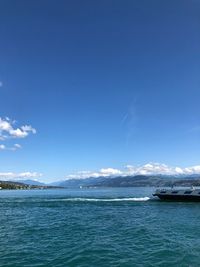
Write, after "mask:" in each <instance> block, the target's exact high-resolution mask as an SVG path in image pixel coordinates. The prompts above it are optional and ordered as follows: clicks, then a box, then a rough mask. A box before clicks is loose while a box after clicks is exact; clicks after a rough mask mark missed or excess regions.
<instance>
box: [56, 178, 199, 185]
mask: <svg viewBox="0 0 200 267" xmlns="http://www.w3.org/2000/svg"><path fill="white" fill-rule="evenodd" d="M56 185H57V186H62V187H68V188H73V187H140V186H154V187H158V186H172V185H174V186H192V185H193V186H200V175H195V176H163V175H150V176H148V175H136V176H118V177H106V178H105V177H98V178H94V177H91V178H86V179H70V180H66V181H61V182H57V183H56Z"/></svg>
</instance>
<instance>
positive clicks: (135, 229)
mask: <svg viewBox="0 0 200 267" xmlns="http://www.w3.org/2000/svg"><path fill="white" fill-rule="evenodd" d="M153 191H154V188H108V189H106V188H105V189H63V190H62V189H60V190H27V191H26V190H17V191H15V190H10V191H7V190H5V191H4V190H2V191H0V266H2V267H4V266H5V267H14V266H15V267H23V266H27V267H28V266H29V267H34V266H38V267H39V266H40V267H42V266H53V267H68V266H80V267H84V266H92V267H93V266H96V267H97V266H101V267H104V266H109V267H110V266H123V267H129V266H130V267H132V266H133V267H134V266H147V267H148V266H149V267H150V266H152V267H154V266H166V267H167V266H168V267H169V266H183V267H184V266H188V267H189V266H190V267H191V266H200V235H199V234H200V203H184V202H163V201H159V200H155V199H152V193H153Z"/></svg>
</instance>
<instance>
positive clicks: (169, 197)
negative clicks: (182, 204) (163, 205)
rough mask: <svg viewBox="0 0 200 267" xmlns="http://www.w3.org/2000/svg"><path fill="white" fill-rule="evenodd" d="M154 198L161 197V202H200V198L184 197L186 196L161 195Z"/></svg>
mask: <svg viewBox="0 0 200 267" xmlns="http://www.w3.org/2000/svg"><path fill="white" fill-rule="evenodd" d="M154 196H157V197H159V198H160V199H161V200H168V201H191V202H200V196H192V195H191V196H184V195H182V196H181V195H176V196H174V195H159V194H154Z"/></svg>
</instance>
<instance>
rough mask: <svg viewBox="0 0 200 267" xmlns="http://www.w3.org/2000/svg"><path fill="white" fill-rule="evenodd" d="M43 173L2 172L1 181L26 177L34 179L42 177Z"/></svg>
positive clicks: (24, 178) (0, 174)
mask: <svg viewBox="0 0 200 267" xmlns="http://www.w3.org/2000/svg"><path fill="white" fill-rule="evenodd" d="M41 176H42V174H41V173H37V172H21V173H14V172H0V180H1V181H14V180H26V179H34V178H39V177H41Z"/></svg>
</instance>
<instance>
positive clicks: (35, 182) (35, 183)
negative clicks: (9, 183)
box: [17, 180, 46, 186]
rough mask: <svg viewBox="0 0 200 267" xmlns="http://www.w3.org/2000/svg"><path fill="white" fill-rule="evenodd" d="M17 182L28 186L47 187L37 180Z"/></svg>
mask: <svg viewBox="0 0 200 267" xmlns="http://www.w3.org/2000/svg"><path fill="white" fill-rule="evenodd" d="M17 182H19V183H24V184H28V185H38V186H43V185H46V184H45V183H41V182H38V181H35V180H18V181H17Z"/></svg>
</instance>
